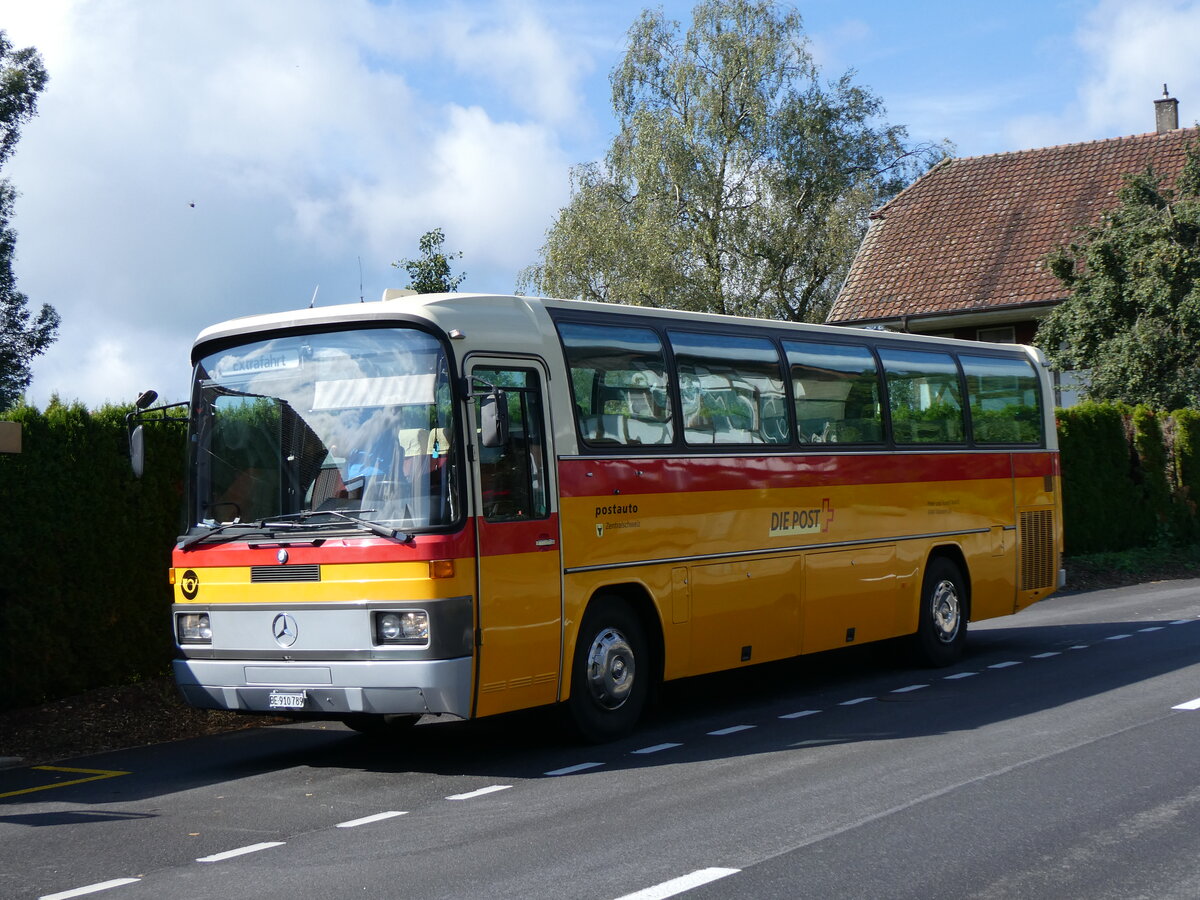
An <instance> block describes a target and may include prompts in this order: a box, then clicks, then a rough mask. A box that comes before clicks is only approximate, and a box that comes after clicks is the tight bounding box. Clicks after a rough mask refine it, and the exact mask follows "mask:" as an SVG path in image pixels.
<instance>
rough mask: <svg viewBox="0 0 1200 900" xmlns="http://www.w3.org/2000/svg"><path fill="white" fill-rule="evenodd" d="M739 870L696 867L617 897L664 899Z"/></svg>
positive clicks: (623, 899)
mask: <svg viewBox="0 0 1200 900" xmlns="http://www.w3.org/2000/svg"><path fill="white" fill-rule="evenodd" d="M740 871H741V869H698V870H696V871H695V872H692V873H691V874H689V875H683V876H681V877H680V878H673V879H671V880H670V881H664V882H663V883H662V884H656V885H654V887H648V888H645V889H644V890H640V891H638V892H637V893H634V894H626V895H625V896H624V897H619V898H618V900H665V898H667V897H674V896H675V895H676V894H682V893H683V892H684V891H690V890H691V889H692V888H698V887H700V886H701V885H704V884H708V883H709V882H712V881H718V880H720V879H722V878H725V877H726V876H729V875H736V874H737V873H738V872H740Z"/></svg>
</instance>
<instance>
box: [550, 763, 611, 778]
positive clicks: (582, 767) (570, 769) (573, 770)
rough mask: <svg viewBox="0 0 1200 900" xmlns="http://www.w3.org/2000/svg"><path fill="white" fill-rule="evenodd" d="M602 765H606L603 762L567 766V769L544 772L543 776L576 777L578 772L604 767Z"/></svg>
mask: <svg viewBox="0 0 1200 900" xmlns="http://www.w3.org/2000/svg"><path fill="white" fill-rule="evenodd" d="M602 765H604V763H601V762H586V763H576V764H575V765H573V766H567V767H566V768H565V769H553V770H552V771H549V772H543V773H542V774H543V775H574V774H575V773H576V772H583V771H585V770H586V769H594V768H596V767H597V766H602Z"/></svg>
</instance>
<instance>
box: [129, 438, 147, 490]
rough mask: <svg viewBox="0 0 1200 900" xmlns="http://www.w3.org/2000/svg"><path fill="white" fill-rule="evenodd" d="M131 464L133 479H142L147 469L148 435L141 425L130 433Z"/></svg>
mask: <svg viewBox="0 0 1200 900" xmlns="http://www.w3.org/2000/svg"><path fill="white" fill-rule="evenodd" d="M129 464H130V465H131V466H133V477H134V478H141V477H142V473H143V472H144V471H145V469H146V435H145V432H144V431H143V430H142V426H141V425H139V426H138V427H137V428H135V429H133V431H131V432H129Z"/></svg>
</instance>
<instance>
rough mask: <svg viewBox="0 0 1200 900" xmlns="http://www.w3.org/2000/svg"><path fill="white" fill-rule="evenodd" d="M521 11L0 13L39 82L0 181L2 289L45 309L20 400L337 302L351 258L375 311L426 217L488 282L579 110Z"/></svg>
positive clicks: (560, 55) (278, 2) (307, 3)
mask: <svg viewBox="0 0 1200 900" xmlns="http://www.w3.org/2000/svg"><path fill="white" fill-rule="evenodd" d="M30 10H36V11H35V12H31V11H30ZM539 16H540V14H539V13H538V11H537V8H536V7H534V6H531V5H518V4H515V3H505V4H503V5H501V6H496V5H494V4H484V5H479V4H470V5H464V6H457V7H434V8H430V7H427V6H425V5H423V4H417V3H412V4H406V3H394V4H385V5H379V4H376V3H372V2H368V0H353V2H341V3H337V4H332V3H326V2H320V0H258V2H255V3H244V2H237V0H220V2H211V0H210V2H201V0H180V2H172V3H145V2H138V0H90V2H82V0H80V2H68V0H40V2H39V3H36V4H31V3H25V2H17V0H0V27H4V28H6V29H7V30H8V32H9V36H10V38H11V39H12V40H13V41H14V42H15V43H16V45H17V46H26V45H29V44H32V45H34V46H36V47H38V49H39V50H40V51H41V53H42V55H43V58H44V59H45V62H46V66H47V69H48V70H49V72H50V77H51V80H50V84H49V86H48V89H47V91H46V92H45V94H44V95H43V97H42V98H41V100H40V104H39V115H38V117H37V118H36V119H34V120H33V121H32V122H31V123H29V124H28V125H27V126H26V128H25V130H24V134H23V137H22V140H21V143H20V144H19V146H18V150H17V154H16V156H15V157H14V158H13V160H12V162H11V163H10V164H9V166H8V167H7V169H6V171H5V173H4V174H6V175H8V176H10V177H11V178H12V179H13V181H14V183H15V184H16V185H17V187H18V189H19V190H20V191H21V193H22V196H21V198H20V199H19V200H18V204H17V209H16V217H15V222H16V226H17V228H18V231H19V239H18V245H17V266H16V269H17V276H18V279H19V284H20V287H21V289H22V290H23V291H25V292H26V293H27V294H28V295H29V296H30V299H31V305H33V306H34V307H37V306H39V305H40V304H41V303H43V302H49V303H51V304H53V305H54V306H55V307H56V308H57V309H58V311H59V313H60V314H61V315H62V319H63V325H62V330H61V336H60V339H59V341H58V342H57V343H56V344H55V345H53V346H52V347H51V348H50V350H49V351H48V352H47V354H46V355H45V356H44V357H41V358H40V359H38V360H37V361H36V362H35V364H34V383H33V386H32V390H31V392H30V399H31V400H32V401H33V402H35V403H39V404H42V403H44V402H45V401H46V399H47V398H48V397H49V395H50V394H51V393H52V392H57V393H59V394H61V395H62V396H63V398H64V399H68V400H69V399H75V398H78V399H81V400H83V401H84V402H85V403H88V404H99V403H101V402H104V401H105V400H113V401H119V400H121V399H130V398H132V397H133V396H134V395H135V394H136V392H137V390H140V389H142V388H144V387H149V386H155V387H158V388H159V389H160V390H163V387H166V388H168V389H170V384H169V383H180V384H181V383H182V381H177V379H185V378H186V370H187V350H188V347H189V346H190V343H191V340H192V338H193V337H194V335H195V334H196V332H197V331H198V330H199V329H200V328H201V327H203V326H205V325H207V324H211V323H212V322H214V321H218V320H220V319H223V318H227V317H232V316H236V315H244V314H246V313H250V312H261V311H267V310H273V309H285V308H289V307H294V306H303V305H306V304H307V303H308V300H309V298H310V296H311V294H312V291H313V288H314V286H315V285H317V284H320V285H321V292H320V301H319V302H325V303H331V302H335V301H336V300H348V299H353V298H354V297H356V296H357V295H358V290H359V274H358V262H357V260H358V258H360V257H361V258H362V268H363V274H364V280H365V285H364V292H365V294H366V295H367V296H369V297H377V296H378V295H379V292H380V290H381V289H382V288H383V287H386V286H396V285H397V284H398V279H401V278H402V277H403V275H402V273H397V272H395V271H394V270H392V269H391V268H390V267H389V265H388V264H389V263H390V262H391V260H393V259H396V258H398V257H400V256H405V255H415V254H416V244H417V239H418V237H419V236H420V235H421V234H422V233H424V232H425V231H427V230H428V229H429V228H432V227H434V226H439V225H440V226H441V227H443V228H444V229H445V230H446V232H447V247H448V249H461V250H463V251H464V253H465V256H464V258H463V260H462V261H461V268H463V269H465V270H466V271H467V272H468V273H469V276H470V277H469V280H468V282H467V283H466V284H465V285H464V288H472V289H481V290H511V288H512V286H513V284H514V281H515V277H516V274H517V272H518V271H519V270H520V269H521V268H522V267H523V266H525V265H526V264H528V263H530V262H532V261H533V258H534V255H535V253H536V250H537V247H538V246H539V245H540V244H541V241H542V237H543V232H544V230H545V228H546V227H547V225H548V224H549V222H550V220H551V218H552V216H553V214H554V212H555V211H556V209H557V208H558V206H560V205H562V203H564V202H565V200H566V196H567V167H568V165H569V164H570V163H571V162H574V161H576V160H575V159H573V158H572V157H571V156H569V155H568V152H567V151H565V150H564V145H566V144H569V143H572V141H573V140H574V138H573V136H572V135H573V134H574V133H575V132H578V131H579V130H580V128H582V127H583V126H582V125H581V124H580V123H583V122H585V120H586V119H587V118H588V114H587V113H585V112H583V111H581V109H580V100H579V96H580V94H579V82H580V79H581V78H582V77H583V76H584V74H585V73H586V72H587V71H589V68H590V66H591V63H590V61H589V58H588V57H586V56H585V55H582V54H579V53H576V52H574V51H573V50H572V48H571V47H570V46H569V41H568V40H567V38H566V37H565V36H563V35H561V34H559V33H558V32H556V31H555V30H554V29H553V28H551V27H550V26H549V25H547V24H546V22H545V21H544V20H543V19H542V18H540V17H539ZM476 98H478V99H476ZM585 130H586V129H585ZM180 373H182V375H181V374H180ZM163 392H164V393H167V391H166V390H163Z"/></svg>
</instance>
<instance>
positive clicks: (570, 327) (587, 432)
mask: <svg viewBox="0 0 1200 900" xmlns="http://www.w3.org/2000/svg"><path fill="white" fill-rule="evenodd" d="M558 333H559V336H560V337H561V338H562V344H563V351H564V352H565V353H566V357H567V366H568V367H569V368H570V370H571V388H572V391H573V392H574V398H575V424H576V427H577V428H578V429H579V436H580V437H581V438H582V439H583V441H584V442H585V443H587V444H591V445H593V446H604V445H621V446H626V445H637V444H669V443H671V442H672V441H673V440H675V431H674V428H673V427H672V421H671V403H670V399H669V395H668V393H667V375H666V368H667V367H666V360H665V358H664V355H663V348H662V342H661V341H660V340H659V337H658V335H657V334H655V333H654V331H652V330H651V329H649V328H630V327H625V326H615V325H583V324H579V323H576V322H559V323H558Z"/></svg>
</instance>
